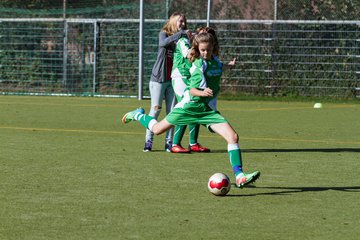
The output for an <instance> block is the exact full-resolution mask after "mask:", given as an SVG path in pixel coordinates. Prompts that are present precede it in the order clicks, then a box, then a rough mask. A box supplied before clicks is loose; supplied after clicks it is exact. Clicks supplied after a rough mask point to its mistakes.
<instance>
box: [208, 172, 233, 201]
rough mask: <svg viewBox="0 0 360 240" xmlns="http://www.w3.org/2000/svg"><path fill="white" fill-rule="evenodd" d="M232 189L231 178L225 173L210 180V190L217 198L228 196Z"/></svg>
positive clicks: (213, 176) (218, 174) (215, 175)
mask: <svg viewBox="0 0 360 240" xmlns="http://www.w3.org/2000/svg"><path fill="white" fill-rule="evenodd" d="M230 188H231V182H230V179H229V177H228V176H227V175H226V174H224V173H215V174H213V175H212V176H211V177H210V178H209V182H208V189H209V191H210V192H211V193H212V194H214V195H216V196H224V195H226V194H227V193H228V192H229V191H230Z"/></svg>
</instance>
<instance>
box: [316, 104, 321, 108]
mask: <svg viewBox="0 0 360 240" xmlns="http://www.w3.org/2000/svg"><path fill="white" fill-rule="evenodd" d="M314 108H322V104H321V103H315V104H314Z"/></svg>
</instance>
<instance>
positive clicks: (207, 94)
mask: <svg viewBox="0 0 360 240" xmlns="http://www.w3.org/2000/svg"><path fill="white" fill-rule="evenodd" d="M212 96H213V90H211V89H210V88H205V89H204V90H203V97H212Z"/></svg>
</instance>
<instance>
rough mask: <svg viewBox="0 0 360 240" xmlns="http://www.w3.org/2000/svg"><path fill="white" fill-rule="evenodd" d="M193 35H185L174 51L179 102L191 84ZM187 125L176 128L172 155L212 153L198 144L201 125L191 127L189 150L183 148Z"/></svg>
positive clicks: (174, 72)
mask: <svg viewBox="0 0 360 240" xmlns="http://www.w3.org/2000/svg"><path fill="white" fill-rule="evenodd" d="M191 38H192V33H191V32H190V31H189V32H187V35H183V36H182V37H181V38H180V39H179V40H178V41H177V42H176V47H175V51H174V59H173V69H172V71H171V79H172V87H173V89H174V92H175V96H176V99H177V101H178V102H180V101H181V100H182V98H183V97H184V92H185V90H186V88H187V86H188V84H189V78H190V72H189V70H190V68H191V63H190V62H189V60H188V57H189V52H190V48H191V46H190V40H191ZM185 130H186V125H177V126H175V131H174V137H173V146H172V148H171V152H172V153H190V152H210V149H208V148H206V147H203V146H201V145H200V144H199V143H198V136H199V131H200V125H199V124H190V125H189V149H187V148H183V147H182V145H181V140H182V138H183V136H184V133H185Z"/></svg>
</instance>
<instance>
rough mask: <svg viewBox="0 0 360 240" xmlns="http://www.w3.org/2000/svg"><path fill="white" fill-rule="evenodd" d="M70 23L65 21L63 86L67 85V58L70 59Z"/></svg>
mask: <svg viewBox="0 0 360 240" xmlns="http://www.w3.org/2000/svg"><path fill="white" fill-rule="evenodd" d="M67 44H68V22H67V20H66V19H64V40H63V76H62V78H63V84H64V85H65V86H66V85H67V83H66V82H67V57H68V47H67Z"/></svg>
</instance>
